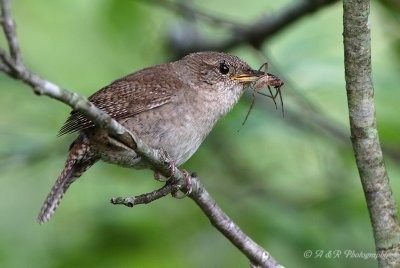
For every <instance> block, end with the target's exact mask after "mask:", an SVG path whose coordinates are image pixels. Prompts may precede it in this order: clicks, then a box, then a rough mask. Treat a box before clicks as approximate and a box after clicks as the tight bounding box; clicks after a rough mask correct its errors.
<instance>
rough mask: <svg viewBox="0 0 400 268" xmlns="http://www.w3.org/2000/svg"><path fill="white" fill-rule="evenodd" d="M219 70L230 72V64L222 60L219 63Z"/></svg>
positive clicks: (222, 72)
mask: <svg viewBox="0 0 400 268" xmlns="http://www.w3.org/2000/svg"><path fill="white" fill-rule="evenodd" d="M219 71H220V72H221V74H227V73H229V67H228V65H226V63H225V61H221V63H220V64H219Z"/></svg>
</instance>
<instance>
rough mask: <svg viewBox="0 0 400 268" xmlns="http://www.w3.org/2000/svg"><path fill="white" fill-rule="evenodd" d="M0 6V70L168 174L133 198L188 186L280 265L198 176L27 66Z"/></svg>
mask: <svg viewBox="0 0 400 268" xmlns="http://www.w3.org/2000/svg"><path fill="white" fill-rule="evenodd" d="M0 6H1V18H0V20H1V25H2V28H3V31H4V34H5V36H6V40H7V43H8V45H9V54H10V55H9V54H8V53H7V52H6V51H5V50H4V49H0V71H2V72H4V73H6V74H8V75H9V76H11V77H13V78H15V79H19V80H22V81H23V82H24V83H25V84H28V85H29V86H31V87H32V89H33V91H34V92H35V93H36V94H37V95H46V96H49V97H51V98H54V99H56V100H58V101H61V102H63V103H65V104H67V105H69V106H70V107H71V108H72V109H74V110H77V111H79V112H81V113H82V114H83V115H85V116H87V117H88V118H89V119H90V120H91V121H92V122H93V123H95V124H96V125H97V126H99V127H102V128H105V129H107V130H108V131H109V134H110V135H111V136H113V137H115V138H116V139H117V140H118V141H120V142H122V143H124V144H125V145H127V146H128V147H129V148H130V149H131V150H134V151H135V152H136V153H138V154H139V155H140V156H141V157H143V158H145V159H146V160H147V161H148V162H149V163H150V164H151V165H152V166H153V168H154V169H155V170H157V171H158V172H159V173H160V174H162V175H164V176H166V177H171V181H170V182H169V184H168V185H166V186H164V187H163V188H161V189H159V190H156V191H154V192H152V193H149V194H144V195H141V198H139V199H138V198H136V199H137V200H139V202H137V203H148V202H151V201H154V200H156V199H158V198H161V197H163V196H165V195H167V194H168V193H170V192H173V191H176V190H181V191H183V192H185V193H187V192H189V190H190V189H189V188H190V186H191V187H192V188H191V193H190V194H189V196H190V198H191V199H193V200H194V201H195V202H196V203H197V204H198V206H199V207H200V208H201V209H202V210H203V212H204V213H205V214H206V216H207V217H208V218H209V219H210V221H211V223H212V224H213V225H214V226H215V227H216V228H217V229H218V230H219V231H220V232H221V233H222V234H223V235H224V236H226V237H227V238H228V239H229V240H230V241H231V242H232V243H233V244H234V245H235V246H236V247H237V248H238V249H239V250H240V251H241V252H242V253H243V254H244V255H245V256H246V257H247V258H248V259H249V260H250V262H251V263H252V264H254V265H257V266H260V267H271V268H272V267H273V268H275V267H283V266H281V265H279V264H278V263H277V262H276V261H275V260H274V258H273V257H272V256H271V255H270V254H269V253H268V252H267V251H266V250H265V249H263V248H262V247H261V246H259V245H258V244H257V243H255V242H254V241H253V240H251V239H250V238H249V237H248V236H247V235H246V234H244V232H243V231H242V230H241V229H240V228H239V227H238V226H237V225H236V224H235V223H234V222H233V221H232V220H231V219H230V218H229V217H228V216H227V215H226V214H225V213H224V212H223V211H222V209H221V208H220V207H219V206H218V205H217V204H216V202H215V200H214V199H212V197H211V196H210V194H209V193H208V192H207V191H206V189H205V188H204V186H203V184H202V183H201V182H200V180H199V179H198V178H197V177H193V178H192V179H191V180H190V181H191V185H189V183H188V180H187V173H186V172H184V171H181V170H179V169H174V170H173V172H172V174H171V168H170V167H171V164H172V162H171V160H170V159H169V158H168V157H167V156H166V155H165V153H164V152H163V151H160V150H154V149H152V148H150V147H149V146H148V145H147V144H145V143H143V142H142V141H141V140H140V139H139V138H138V137H136V136H135V134H133V133H131V132H129V131H128V130H127V129H126V128H125V127H124V126H122V125H121V124H119V123H118V122H117V121H115V120H114V119H113V118H111V117H110V116H109V115H108V114H107V113H105V112H104V111H102V110H100V109H98V108H97V107H95V106H94V105H93V104H92V103H90V102H89V101H88V100H87V99H85V98H83V97H81V96H80V95H78V94H77V93H72V92H70V91H68V90H66V89H63V88H61V87H59V86H58V85H56V84H54V83H52V82H50V81H47V80H45V79H43V78H41V77H39V76H38V75H36V74H34V73H33V72H31V71H30V70H28V69H27V68H26V66H25V65H24V63H23V61H22V57H21V54H20V49H19V43H18V38H17V34H16V30H15V22H14V20H13V19H12V17H11V13H10V3H9V1H8V0H0ZM126 200H128V202H125V201H126ZM114 201H115V202H116V203H124V202H125V203H126V204H127V205H128V206H133V205H134V202H132V203H129V199H125V200H122V201H121V200H114Z"/></svg>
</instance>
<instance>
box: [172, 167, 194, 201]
mask: <svg viewBox="0 0 400 268" xmlns="http://www.w3.org/2000/svg"><path fill="white" fill-rule="evenodd" d="M182 172H183V174H184V176H185V178H184V180H185V185H186V189H187V190H186V192H185V193H184V194H179V189H177V190H175V191H173V192H171V195H172V197H174V198H176V199H182V198H185V197H186V196H188V195H190V194H191V193H192V176H191V175H190V173H189V172H188V171H187V170H186V169H182Z"/></svg>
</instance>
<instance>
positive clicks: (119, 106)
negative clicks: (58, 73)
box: [38, 52, 264, 223]
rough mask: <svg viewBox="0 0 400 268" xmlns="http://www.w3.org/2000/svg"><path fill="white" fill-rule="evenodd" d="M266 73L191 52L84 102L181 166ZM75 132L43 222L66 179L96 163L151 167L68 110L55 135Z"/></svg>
mask: <svg viewBox="0 0 400 268" xmlns="http://www.w3.org/2000/svg"><path fill="white" fill-rule="evenodd" d="M263 74H264V73H263V72H260V71H255V70H253V69H251V68H250V66H249V65H248V64H247V63H245V62H244V61H242V60H241V59H239V58H238V57H236V56H232V55H228V54H224V53H217V52H201V53H194V54H190V55H188V56H186V57H184V58H182V59H181V60H178V61H175V62H171V63H166V64H161V65H157V66H154V67H150V68H146V69H143V70H141V71H138V72H136V73H133V74H130V75H127V76H125V77H123V78H121V79H118V80H116V81H114V82H112V83H111V84H110V85H108V86H106V87H104V88H102V89H101V90H99V91H98V92H96V93H95V94H93V95H92V96H90V97H89V101H91V102H92V103H93V104H94V105H96V106H97V107H98V108H100V109H102V110H104V111H105V112H107V113H108V114H109V115H110V116H111V117H113V118H114V119H116V120H117V121H118V122H119V123H121V124H122V125H124V126H125V127H126V128H127V129H128V130H129V131H131V132H133V133H135V134H136V135H137V136H138V137H139V138H140V139H141V140H142V141H144V142H145V143H147V144H148V145H149V146H151V147H153V148H155V149H157V148H162V149H163V150H165V151H166V152H167V153H168V155H169V156H170V157H171V159H172V160H173V161H174V163H175V165H176V166H179V165H181V164H183V163H184V162H186V161H187V160H188V159H189V158H190V157H191V156H192V155H193V154H194V152H195V151H196V150H197V148H198V147H199V146H200V144H201V143H202V142H203V140H204V139H205V138H206V136H207V135H208V133H209V132H210V131H211V129H212V128H213V127H214V125H215V123H216V122H217V121H218V120H219V119H220V118H221V117H222V116H224V115H225V114H226V113H227V112H229V111H230V110H231V109H232V107H233V106H234V105H235V104H236V103H237V101H238V100H239V98H240V96H241V95H242V93H243V91H244V89H245V88H246V87H247V86H249V85H250V83H251V82H253V81H255V80H257V78H258V77H259V76H261V75H263ZM76 131H79V136H78V138H77V139H76V140H75V141H74V142H73V143H72V144H71V146H70V149H69V155H68V158H67V161H66V163H65V167H64V170H63V171H62V172H61V175H60V176H59V177H58V179H57V181H56V182H55V184H54V186H53V187H52V189H51V191H50V193H49V194H48V196H47V199H46V201H45V202H44V204H43V206H42V209H41V211H40V214H39V217H38V220H39V222H40V223H44V222H46V221H47V220H49V219H50V217H51V216H52V215H53V214H54V211H55V210H56V208H57V207H58V205H59V203H60V201H61V198H62V197H63V195H64V193H65V191H66V190H67V189H68V187H69V186H70V185H71V183H72V182H74V181H75V180H76V179H77V178H79V177H80V176H81V175H82V173H83V172H85V171H86V170H87V169H88V168H90V167H91V166H92V165H93V164H94V163H96V162H97V161H98V160H103V161H105V162H109V163H113V164H118V165H121V166H125V167H133V168H137V169H139V168H151V166H149V164H148V163H146V162H145V161H144V160H142V159H141V157H140V156H138V155H137V154H135V153H132V150H126V147H124V146H123V145H122V144H116V143H112V142H110V137H108V133H107V131H106V130H105V129H101V128H98V127H96V126H95V125H94V124H93V123H92V122H91V121H90V120H89V119H87V118H86V117H84V116H83V115H82V114H80V113H79V112H76V111H72V112H71V115H70V117H69V118H68V120H67V121H66V122H65V124H64V126H63V127H62V128H61V130H60V132H59V135H63V134H67V133H72V132H76Z"/></svg>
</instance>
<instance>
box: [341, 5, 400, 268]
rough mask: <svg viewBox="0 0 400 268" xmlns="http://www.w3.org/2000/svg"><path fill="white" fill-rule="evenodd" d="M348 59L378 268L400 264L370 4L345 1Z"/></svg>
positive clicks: (353, 123) (356, 146)
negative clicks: (379, 117) (378, 111)
mask: <svg viewBox="0 0 400 268" xmlns="http://www.w3.org/2000/svg"><path fill="white" fill-rule="evenodd" d="M343 10H344V14H343V24H344V34H343V35H344V56H345V77H346V90H347V99H348V107H349V117H350V128H351V140H352V143H353V150H354V153H355V157H356V163H357V168H358V172H359V175H360V179H361V183H362V187H363V190H364V195H365V198H366V201H367V204H368V211H369V215H370V219H371V222H372V229H373V234H374V238H375V247H376V252H377V256H378V264H379V267H399V266H400V227H399V222H398V218H397V207H396V202H395V200H394V198H393V194H392V190H391V188H390V185H389V177H388V174H387V171H386V168H385V164H384V161H383V155H382V150H381V146H380V142H379V135H378V130H377V128H376V119H375V104H374V88H373V84H372V71H371V32H370V20H369V14H370V1H368V0H362V1H361V0H345V1H344V2H343Z"/></svg>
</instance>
